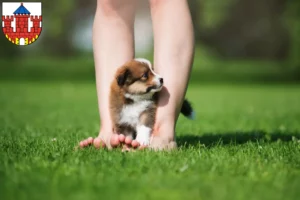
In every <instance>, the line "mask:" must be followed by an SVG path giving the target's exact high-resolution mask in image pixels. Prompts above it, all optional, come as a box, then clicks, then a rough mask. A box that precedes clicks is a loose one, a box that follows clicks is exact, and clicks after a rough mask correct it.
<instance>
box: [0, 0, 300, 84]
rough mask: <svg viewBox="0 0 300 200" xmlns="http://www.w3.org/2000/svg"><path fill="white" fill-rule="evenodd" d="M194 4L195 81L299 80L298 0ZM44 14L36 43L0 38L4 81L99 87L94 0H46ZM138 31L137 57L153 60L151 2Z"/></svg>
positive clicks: (142, 7)
mask: <svg viewBox="0 0 300 200" xmlns="http://www.w3.org/2000/svg"><path fill="white" fill-rule="evenodd" d="M6 2H8V1H6ZM31 2H34V1H31ZM37 2H40V1H37ZM189 4H190V8H191V12H192V16H193V21H194V27H195V37H196V54H195V60H194V67H193V72H192V77H191V81H192V82H210V81H211V82H216V81H230V82H243V81H247V82H249V81H250V82H251V81H260V82H264V83H265V82H278V81H280V82H297V81H299V79H300V58H299V56H300V53H299V52H300V37H299V34H300V12H299V10H300V1H299V0H289V1H288V0H227V1H223V0H190V1H189ZM42 7H43V10H42V15H43V29H42V33H41V35H40V38H39V39H38V40H37V41H36V42H35V43H33V44H32V45H29V46H16V45H13V44H11V43H10V42H9V41H8V40H7V39H6V38H5V37H4V35H3V36H2V37H0V43H1V46H0V56H1V57H0V65H1V68H0V70H1V73H0V78H1V79H2V80H4V79H9V80H21V79H30V80H31V79H32V80H59V79H62V80H92V81H94V62H93V54H92V24H93V17H94V13H95V8H96V0H84V1H83V0H81V1H79V0H64V1H58V0H52V1H46V0H44V1H42ZM1 10H2V8H1ZM135 25H136V26H135V39H136V40H135V41H136V55H137V56H144V57H147V58H149V59H152V52H153V37H152V36H153V35H152V28H151V17H150V13H149V5H148V1H146V0H140V1H139V9H138V12H137V16H136V22H135Z"/></svg>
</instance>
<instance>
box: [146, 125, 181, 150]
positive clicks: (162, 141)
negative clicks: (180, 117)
mask: <svg viewBox="0 0 300 200" xmlns="http://www.w3.org/2000/svg"><path fill="white" fill-rule="evenodd" d="M148 148H149V149H152V150H156V151H157V150H174V149H176V148H177V144H176V142H175V132H174V128H173V126H172V125H171V124H170V125H169V124H162V125H159V127H158V128H156V129H154V131H153V133H152V136H151V142H150V145H149V147H148Z"/></svg>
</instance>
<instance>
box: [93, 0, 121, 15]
mask: <svg viewBox="0 0 300 200" xmlns="http://www.w3.org/2000/svg"><path fill="white" fill-rule="evenodd" d="M123 4H124V1H119V0H97V10H98V11H100V12H101V13H102V14H103V15H105V16H114V15H115V14H116V13H118V12H119V11H120V9H121V8H122V6H123Z"/></svg>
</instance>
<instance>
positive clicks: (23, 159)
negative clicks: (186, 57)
mask: <svg viewBox="0 0 300 200" xmlns="http://www.w3.org/2000/svg"><path fill="white" fill-rule="evenodd" d="M187 97H188V98H189V99H190V100H191V102H192V103H193V105H194V108H195V110H196V111H197V119H196V120H195V121H189V120H186V119H185V118H183V117H180V119H179V122H178V126H177V129H176V132H177V141H178V144H179V149H178V150H177V151H174V152H150V151H144V152H135V153H122V152H121V151H120V149H116V150H113V151H110V152H108V151H106V150H95V149H94V148H87V149H84V150H78V149H77V150H76V149H75V148H74V147H76V145H77V144H78V142H79V140H80V139H82V138H86V137H88V136H95V135H96V134H97V132H98V130H99V118H98V110H97V99H96V93H95V85H94V83H93V82H89V81H69V82H67V81H56V82H51V81H44V82H43V81H26V80H22V81H19V82H17V81H9V80H5V81H4V80H3V81H0V199H1V200H8V199H31V200H32V199H72V200H76V199H131V200H133V199H137V200H141V199H170V200H175V199H210V200H213V199H218V200H219V199H228V200H234V199H247V200H250V199H253V200H254V199H255V200H257V199H263V200H266V199H272V200H276V199H285V200H288V199H297V198H298V197H299V195H300V191H299V188H300V123H299V120H300V100H299V99H300V85H297V84H265V85H262V84H200V83H196V82H192V83H191V84H190V86H189V89H188V92H187Z"/></svg>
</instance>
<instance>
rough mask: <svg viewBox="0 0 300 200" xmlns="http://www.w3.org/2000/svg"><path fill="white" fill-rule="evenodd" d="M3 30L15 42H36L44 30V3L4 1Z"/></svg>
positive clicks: (19, 43)
mask: <svg viewBox="0 0 300 200" xmlns="http://www.w3.org/2000/svg"><path fill="white" fill-rule="evenodd" d="M2 30H3V33H4V35H5V37H6V38H7V39H8V40H9V41H10V42H12V43H13V44H16V45H29V44H32V43H34V42H35V41H36V40H37V39H38V37H39V36H40V34H41V31H42V3H40V2H23V3H22V2H19V3H16V2H13V3H10V2H3V3H2Z"/></svg>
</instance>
